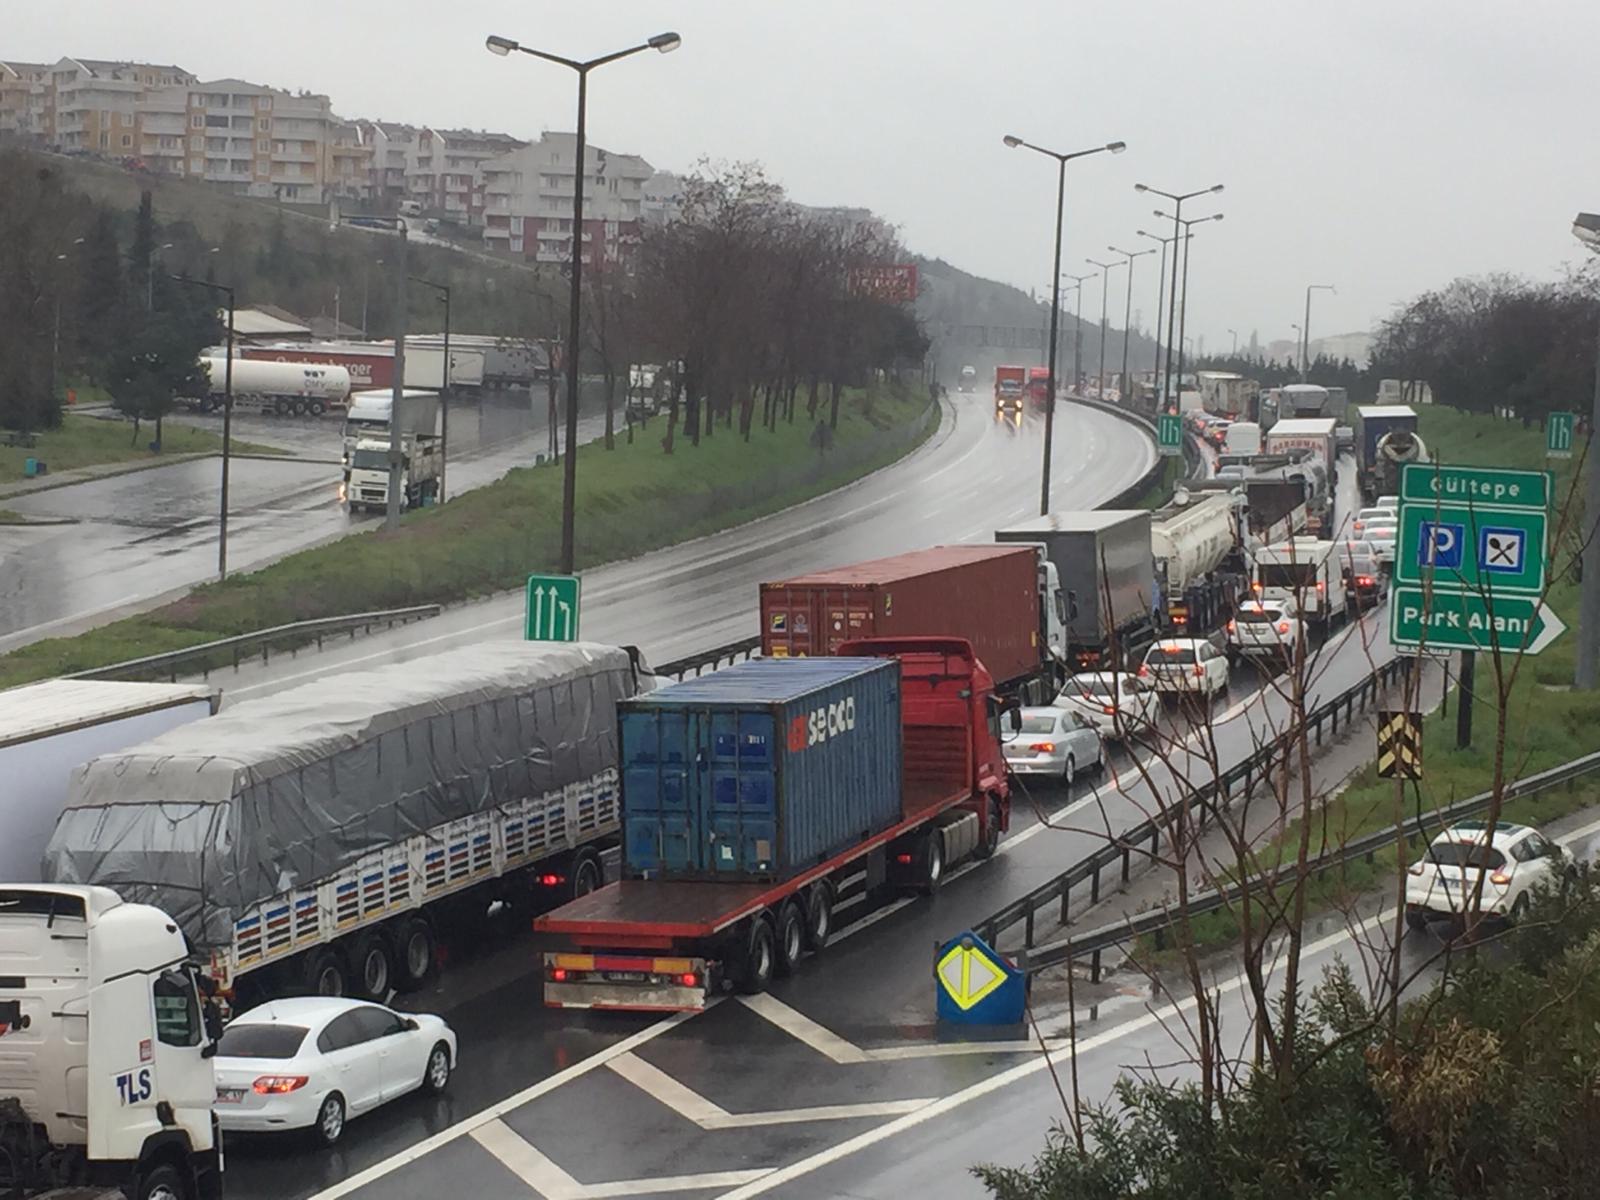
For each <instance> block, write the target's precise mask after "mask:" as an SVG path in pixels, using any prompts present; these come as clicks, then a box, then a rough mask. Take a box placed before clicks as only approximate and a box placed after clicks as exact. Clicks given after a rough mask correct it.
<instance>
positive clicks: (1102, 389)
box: [1083, 258, 1126, 400]
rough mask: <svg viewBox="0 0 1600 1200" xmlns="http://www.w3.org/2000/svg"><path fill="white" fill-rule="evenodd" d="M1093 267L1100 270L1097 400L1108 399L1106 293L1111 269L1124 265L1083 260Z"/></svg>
mask: <svg viewBox="0 0 1600 1200" xmlns="http://www.w3.org/2000/svg"><path fill="white" fill-rule="evenodd" d="M1083 261H1084V262H1086V263H1088V264H1089V265H1090V266H1091V267H1099V268H1100V381H1099V382H1098V383H1096V384H1095V399H1097V400H1104V399H1105V398H1106V293H1107V292H1109V291H1110V290H1111V268H1113V267H1120V266H1124V265H1126V264H1124V263H1103V262H1101V261H1100V260H1099V259H1098V258H1086V259H1084V260H1083Z"/></svg>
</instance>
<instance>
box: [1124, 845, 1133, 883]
mask: <svg viewBox="0 0 1600 1200" xmlns="http://www.w3.org/2000/svg"><path fill="white" fill-rule="evenodd" d="M1132 867H1133V849H1132V847H1130V846H1123V847H1122V882H1123V883H1124V884H1126V883H1127V882H1128V872H1129V871H1130V870H1131V869H1132Z"/></svg>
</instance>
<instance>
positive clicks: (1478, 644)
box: [1389, 587, 1567, 654]
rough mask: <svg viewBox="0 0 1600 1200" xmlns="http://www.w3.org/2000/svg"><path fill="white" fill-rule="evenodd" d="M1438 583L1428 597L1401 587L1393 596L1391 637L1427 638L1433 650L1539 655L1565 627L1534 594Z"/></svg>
mask: <svg viewBox="0 0 1600 1200" xmlns="http://www.w3.org/2000/svg"><path fill="white" fill-rule="evenodd" d="M1492 600H1493V609H1494V612H1493V615H1492V616H1491V615H1490V611H1489V610H1490V604H1489V603H1488V602H1487V601H1486V600H1485V598H1484V597H1483V596H1480V595H1477V594H1474V593H1465V594H1463V593H1460V592H1452V591H1447V590H1446V589H1444V588H1436V589H1435V590H1434V593H1433V596H1432V597H1431V598H1430V599H1427V600H1426V601H1425V600H1424V596H1423V590H1422V589H1421V588H1416V587H1397V588H1395V589H1394V594H1393V595H1392V596H1391V597H1390V599H1389V640H1390V641H1392V642H1394V643H1395V644H1396V645H1410V646H1415V645H1418V644H1420V643H1422V642H1423V641H1424V639H1426V642H1427V646H1428V649H1430V650H1489V649H1492V648H1493V647H1494V646H1496V645H1498V646H1499V647H1500V649H1501V650H1502V651H1505V652H1507V653H1510V654H1516V653H1518V652H1519V651H1520V652H1521V653H1523V654H1538V653H1540V652H1541V651H1543V650H1544V648H1545V647H1546V646H1548V645H1550V643H1551V642H1553V641H1555V640H1556V638H1558V637H1560V636H1561V635H1562V634H1563V633H1565V632H1566V629H1567V627H1566V625H1565V624H1563V623H1562V620H1561V618H1560V617H1558V616H1556V614H1555V610H1554V609H1551V608H1548V607H1545V606H1543V605H1541V604H1540V602H1539V600H1538V599H1537V598H1535V597H1532V596H1500V595H1496V596H1493V597H1492Z"/></svg>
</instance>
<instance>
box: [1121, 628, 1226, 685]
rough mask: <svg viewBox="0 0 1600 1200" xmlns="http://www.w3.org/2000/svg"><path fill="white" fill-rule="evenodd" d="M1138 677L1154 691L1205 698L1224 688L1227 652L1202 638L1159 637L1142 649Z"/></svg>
mask: <svg viewBox="0 0 1600 1200" xmlns="http://www.w3.org/2000/svg"><path fill="white" fill-rule="evenodd" d="M1139 678H1141V679H1148V680H1150V681H1151V682H1152V683H1153V684H1154V685H1155V689H1156V691H1158V692H1166V693H1168V694H1171V695H1183V694H1195V695H1201V696H1204V697H1205V698H1206V699H1207V700H1209V699H1211V698H1212V697H1214V696H1216V695H1218V694H1220V693H1222V692H1225V691H1227V690H1228V656H1227V655H1226V654H1224V653H1223V652H1222V651H1221V650H1218V649H1217V648H1216V647H1215V646H1213V645H1212V644H1211V643H1210V642H1208V641H1206V640H1204V639H1203V638H1159V639H1157V641H1156V642H1155V644H1154V645H1152V646H1151V647H1150V649H1148V650H1146V651H1145V652H1144V662H1143V663H1142V664H1141V665H1140V667H1139Z"/></svg>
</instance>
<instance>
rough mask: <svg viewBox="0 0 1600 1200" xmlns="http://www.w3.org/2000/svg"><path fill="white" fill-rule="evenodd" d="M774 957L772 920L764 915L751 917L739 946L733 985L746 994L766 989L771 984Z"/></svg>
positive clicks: (758, 992) (775, 953)
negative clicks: (742, 942) (742, 943)
mask: <svg viewBox="0 0 1600 1200" xmlns="http://www.w3.org/2000/svg"><path fill="white" fill-rule="evenodd" d="M776 957H777V948H776V946H775V945H774V939H773V936H772V922H771V921H769V920H767V918H766V917H765V916H759V917H752V918H751V919H750V924H749V926H748V927H747V928H746V929H745V934H744V945H743V946H742V947H741V948H740V952H739V961H738V963H737V964H736V968H735V975H734V986H735V987H737V988H738V989H739V990H740V991H741V992H743V993H744V994H745V995H746V996H756V995H759V994H760V993H762V992H764V991H766V990H767V988H768V987H769V986H771V984H772V971H773V966H774V959H775V958H776Z"/></svg>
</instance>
